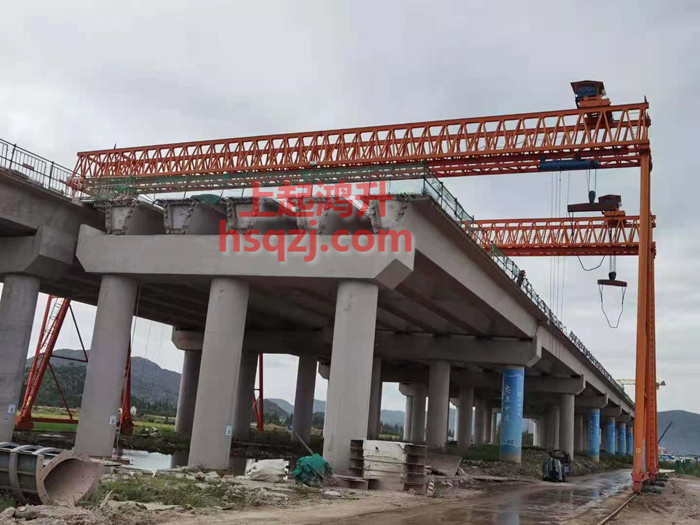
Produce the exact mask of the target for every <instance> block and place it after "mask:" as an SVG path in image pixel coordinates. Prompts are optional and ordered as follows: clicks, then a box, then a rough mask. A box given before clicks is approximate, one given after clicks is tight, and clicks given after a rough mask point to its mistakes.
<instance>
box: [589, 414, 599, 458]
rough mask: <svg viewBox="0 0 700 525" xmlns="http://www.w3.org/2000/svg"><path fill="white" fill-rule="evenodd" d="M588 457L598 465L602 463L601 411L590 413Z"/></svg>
mask: <svg viewBox="0 0 700 525" xmlns="http://www.w3.org/2000/svg"><path fill="white" fill-rule="evenodd" d="M588 455H589V456H590V458H591V459H592V460H593V461H594V462H596V463H598V461H600V409H599V408H592V409H591V411H590V412H589V413H588Z"/></svg>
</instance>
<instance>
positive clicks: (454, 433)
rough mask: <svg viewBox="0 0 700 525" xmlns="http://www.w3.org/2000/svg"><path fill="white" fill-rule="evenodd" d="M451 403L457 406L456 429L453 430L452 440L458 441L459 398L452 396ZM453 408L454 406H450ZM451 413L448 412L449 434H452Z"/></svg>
mask: <svg viewBox="0 0 700 525" xmlns="http://www.w3.org/2000/svg"><path fill="white" fill-rule="evenodd" d="M450 403H451V404H452V405H454V407H455V429H454V432H452V441H454V442H455V443H457V440H458V439H459V429H458V428H457V423H458V422H459V398H457V399H454V398H450ZM450 408H452V407H450ZM449 420H450V414H449V412H448V413H447V435H448V436H449V435H450V423H449Z"/></svg>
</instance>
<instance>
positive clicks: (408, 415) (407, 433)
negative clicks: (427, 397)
mask: <svg viewBox="0 0 700 525" xmlns="http://www.w3.org/2000/svg"><path fill="white" fill-rule="evenodd" d="M412 419H413V396H406V409H405V411H404V414H403V440H404V441H409V442H410V441H411V421H412Z"/></svg>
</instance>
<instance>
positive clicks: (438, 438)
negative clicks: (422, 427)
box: [425, 361, 450, 451]
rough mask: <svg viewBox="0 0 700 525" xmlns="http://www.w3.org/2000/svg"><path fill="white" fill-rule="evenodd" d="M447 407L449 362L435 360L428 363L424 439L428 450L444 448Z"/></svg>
mask: <svg viewBox="0 0 700 525" xmlns="http://www.w3.org/2000/svg"><path fill="white" fill-rule="evenodd" d="M449 408H450V363H449V362H447V361H435V362H433V363H431V364H430V378H429V382H428V426H427V428H426V440H425V441H426V444H427V445H428V449H429V450H434V451H441V450H444V449H445V443H446V442H447V424H448V415H449Z"/></svg>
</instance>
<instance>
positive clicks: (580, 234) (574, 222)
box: [466, 214, 639, 257]
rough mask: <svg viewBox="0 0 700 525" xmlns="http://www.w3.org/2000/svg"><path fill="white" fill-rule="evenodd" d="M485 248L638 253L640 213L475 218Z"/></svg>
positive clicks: (520, 252)
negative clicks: (637, 214)
mask: <svg viewBox="0 0 700 525" xmlns="http://www.w3.org/2000/svg"><path fill="white" fill-rule="evenodd" d="M466 224H467V225H468V224H469V223H466ZM473 224H475V225H477V226H478V227H479V228H480V229H481V233H486V235H481V236H479V242H480V243H481V244H482V245H483V247H484V248H488V246H489V245H491V244H495V245H496V246H498V248H499V249H500V250H501V251H502V252H503V253H505V254H506V255H509V256H521V257H522V256H546V257H551V256H573V255H579V256H583V255H611V256H612V255H637V254H638V253H639V217H638V216H631V215H624V214H622V215H620V214H615V215H612V216H604V217H565V218H554V219H505V220H476V221H473Z"/></svg>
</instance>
